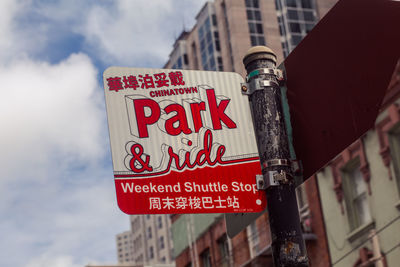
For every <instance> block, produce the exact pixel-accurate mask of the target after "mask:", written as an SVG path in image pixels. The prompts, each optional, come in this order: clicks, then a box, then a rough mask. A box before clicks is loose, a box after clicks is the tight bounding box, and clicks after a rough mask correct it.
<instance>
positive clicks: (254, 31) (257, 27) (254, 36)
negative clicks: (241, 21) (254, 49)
mask: <svg viewBox="0 0 400 267" xmlns="http://www.w3.org/2000/svg"><path fill="white" fill-rule="evenodd" d="M245 2H246V14H247V21H248V25H249V32H250V41H251V45H253V46H254V45H265V38H264V31H263V24H262V19H261V10H260V6H259V4H258V0H245Z"/></svg>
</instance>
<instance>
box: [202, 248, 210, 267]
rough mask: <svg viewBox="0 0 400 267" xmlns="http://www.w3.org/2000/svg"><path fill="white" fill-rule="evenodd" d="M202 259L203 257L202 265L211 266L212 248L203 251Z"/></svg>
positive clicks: (204, 266)
mask: <svg viewBox="0 0 400 267" xmlns="http://www.w3.org/2000/svg"><path fill="white" fill-rule="evenodd" d="M200 259H201V266H202V267H211V266H212V264H211V254H210V250H209V249H206V250H205V251H204V252H203V253H201V255H200Z"/></svg>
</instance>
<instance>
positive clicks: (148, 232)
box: [147, 227, 153, 238]
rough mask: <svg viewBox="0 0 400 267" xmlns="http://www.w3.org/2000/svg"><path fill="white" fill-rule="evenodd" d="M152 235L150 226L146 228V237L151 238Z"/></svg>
mask: <svg viewBox="0 0 400 267" xmlns="http://www.w3.org/2000/svg"><path fill="white" fill-rule="evenodd" d="M152 237H153V233H152V230H151V227H149V228H147V238H152Z"/></svg>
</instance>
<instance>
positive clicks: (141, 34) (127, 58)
mask: <svg viewBox="0 0 400 267" xmlns="http://www.w3.org/2000/svg"><path fill="white" fill-rule="evenodd" d="M204 2H205V1H198V0H196V1H187V0H153V1H146V0H141V1H129V0H121V1H117V2H116V3H115V7H113V8H110V7H106V6H100V5H99V6H95V7H93V8H92V9H91V10H90V11H89V13H88V16H87V23H86V25H85V26H84V28H83V29H81V31H82V33H83V35H84V36H85V37H86V40H87V43H88V45H89V46H90V47H95V48H96V53H97V54H98V57H100V58H101V59H102V60H103V61H105V62H107V63H109V64H110V63H111V64H112V63H113V62H115V63H117V64H122V65H126V66H136V67H143V66H148V67H149V66H153V67H161V66H162V64H164V63H166V60H167V57H168V54H169V52H170V51H171V49H172V44H173V42H174V40H175V38H176V37H177V36H178V35H179V34H180V31H181V30H183V27H184V26H186V28H188V27H191V26H192V25H193V22H194V17H195V16H196V14H197V12H198V11H199V10H200V7H201V5H202V4H203V3H204Z"/></svg>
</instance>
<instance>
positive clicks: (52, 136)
mask: <svg viewBox="0 0 400 267" xmlns="http://www.w3.org/2000/svg"><path fill="white" fill-rule="evenodd" d="M204 2H205V1H204V0H200V1H199V0H151V1H150V0H126V1H123V0H116V1H106V0H86V1H82V0H58V1H57V0H53V1H51V0H2V1H0V12H1V14H0V81H1V83H2V85H1V87H0V88H1V89H0V90H1V92H2V96H1V98H0V123H1V129H2V130H1V131H0V147H1V152H0V170H1V171H0V172H1V178H0V233H1V239H0V251H1V255H2V256H1V257H0V266H15V267H19V266H27V267H39V266H40V267H46V266H51V267H64V266H65V267H67V266H68V267H77V266H84V265H86V264H89V263H116V262H117V258H116V248H115V235H116V234H117V233H120V232H123V231H125V230H128V229H129V218H128V216H127V215H125V214H123V213H122V212H121V211H119V209H118V207H117V204H116V199H115V191H114V184H113V176H112V164H111V157H110V147H109V140H108V130H107V123H106V113H105V105H104V93H103V87H102V84H101V79H102V73H103V71H104V69H106V68H107V67H109V66H126V67H154V68H160V67H162V66H163V64H164V63H165V62H166V61H167V57H168V54H169V52H170V51H171V49H172V45H173V42H174V39H175V37H176V36H178V35H179V34H180V32H181V31H182V29H183V27H184V25H185V26H186V28H190V27H191V26H192V25H193V23H194V18H195V16H196V14H197V12H198V11H199V10H200V8H201V6H202V5H203V3H204Z"/></svg>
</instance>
